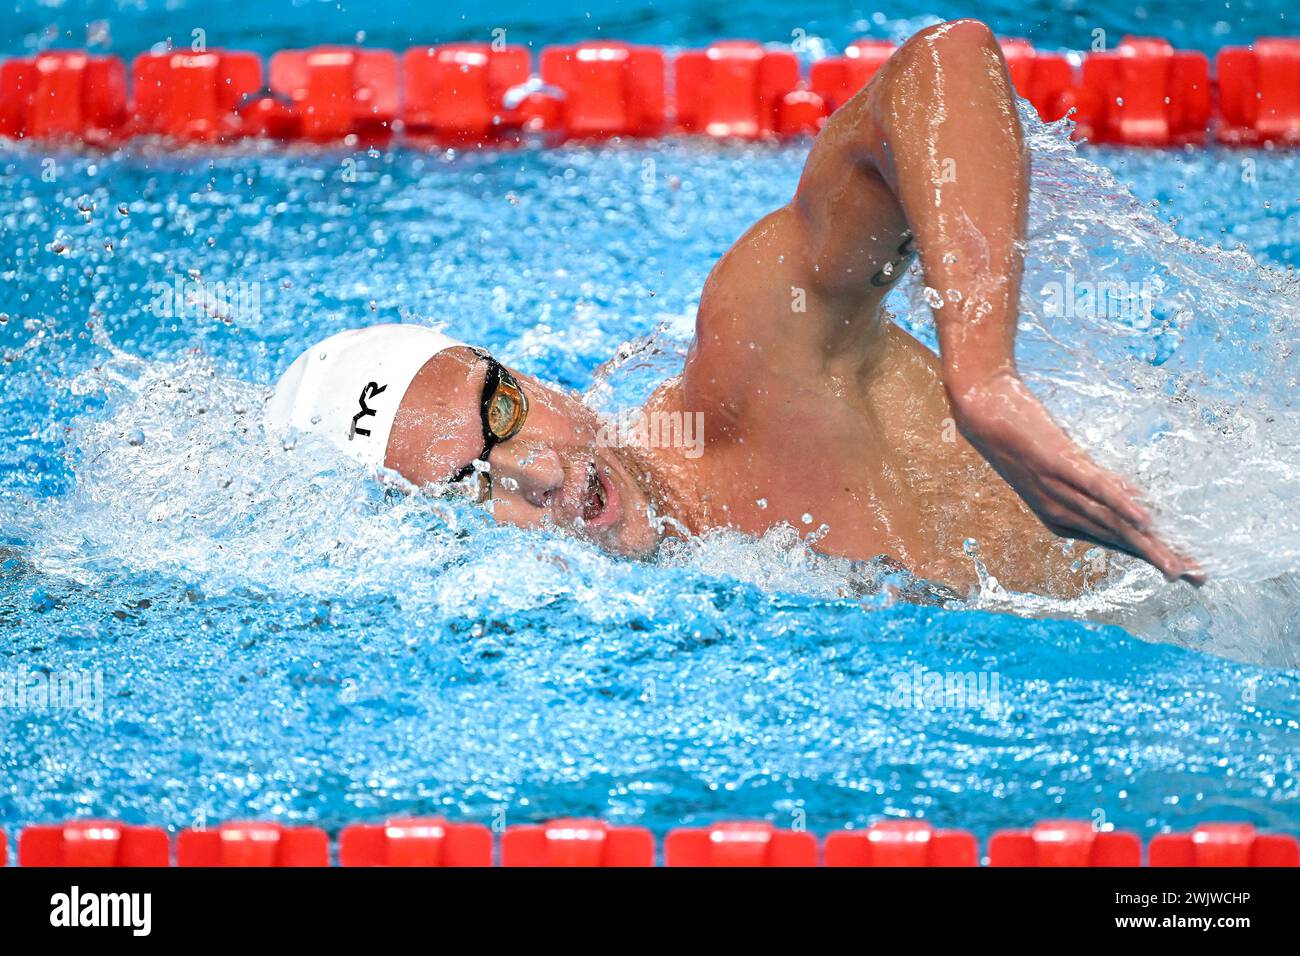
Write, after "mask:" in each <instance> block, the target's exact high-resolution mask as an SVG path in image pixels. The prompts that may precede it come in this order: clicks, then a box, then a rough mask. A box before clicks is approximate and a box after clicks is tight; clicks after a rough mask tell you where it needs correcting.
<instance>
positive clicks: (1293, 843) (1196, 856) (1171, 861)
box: [1147, 823, 1300, 866]
mask: <svg viewBox="0 0 1300 956" xmlns="http://www.w3.org/2000/svg"><path fill="white" fill-rule="evenodd" d="M1147 857H1148V859H1147V862H1148V864H1149V865H1151V866H1300V842H1298V841H1297V840H1296V838H1295V837H1290V836H1284V835H1283V834H1280V833H1259V832H1257V831H1256V830H1255V828H1254V827H1253V826H1251V825H1250V824H1249V823H1207V824H1203V825H1202V826H1199V827H1197V828H1196V829H1195V830H1193V831H1192V832H1191V833H1162V834H1160V835H1158V836H1154V837H1152V838H1151V845H1150V847H1149V848H1148V850H1147Z"/></svg>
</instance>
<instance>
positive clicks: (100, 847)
mask: <svg viewBox="0 0 1300 956" xmlns="http://www.w3.org/2000/svg"><path fill="white" fill-rule="evenodd" d="M18 864H19V866H170V865H171V842H170V841H169V840H168V838H167V833H166V831H164V830H163V829H161V828H160V827H131V826H123V825H122V824H120V823H113V822H111V821H99V820H74V821H70V822H68V823H63V824H58V825H55V826H34V827H26V828H24V829H23V831H22V833H20V834H19V835H18Z"/></svg>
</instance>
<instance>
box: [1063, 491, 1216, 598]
mask: <svg viewBox="0 0 1300 956" xmlns="http://www.w3.org/2000/svg"><path fill="white" fill-rule="evenodd" d="M1050 486H1051V492H1052V496H1053V498H1055V499H1056V502H1057V504H1058V505H1059V506H1060V508H1061V513H1059V514H1058V515H1055V516H1053V517H1054V518H1055V519H1056V520H1055V521H1054V523H1055V524H1057V525H1059V526H1060V528H1059V530H1058V528H1053V529H1052V530H1053V531H1056V533H1058V534H1061V533H1062V531H1064V532H1065V534H1066V535H1067V536H1069V537H1075V538H1080V539H1082V540H1085V541H1091V542H1092V543H1094V544H1100V545H1102V546H1103V547H1107V548H1113V549H1114V550H1116V551H1122V552H1123V553H1125V554H1128V555H1131V556H1133V557H1135V558H1139V559H1141V560H1143V561H1146V562H1147V563H1148V564H1151V565H1153V566H1154V567H1155V568H1156V569H1157V570H1159V571H1160V573H1161V574H1163V575H1164V576H1165V579H1166V580H1168V581H1177V580H1179V579H1180V578H1181V579H1182V580H1184V581H1187V582H1188V583H1190V584H1193V585H1195V586H1197V587H1199V586H1200V585H1201V584H1204V583H1205V573H1204V572H1203V571H1202V570H1201V569H1200V568H1199V567H1198V566H1197V565H1196V564H1195V562H1193V561H1192V560H1191V559H1190V558H1188V557H1187V556H1186V555H1182V554H1179V553H1178V552H1176V551H1174V550H1173V549H1172V548H1170V547H1169V546H1168V545H1167V544H1165V543H1164V542H1163V541H1161V540H1160V539H1159V538H1158V537H1156V536H1155V534H1153V533H1152V532H1150V531H1146V530H1141V529H1140V528H1139V527H1138V526H1136V525H1135V524H1133V523H1132V522H1131V521H1130V520H1129V516H1128V515H1127V514H1122V513H1118V512H1117V511H1116V510H1115V509H1113V508H1112V507H1111V506H1110V505H1109V504H1108V503H1107V502H1106V501H1104V500H1102V499H1099V498H1096V497H1093V496H1091V495H1089V494H1087V493H1085V492H1083V491H1080V490H1079V489H1078V488H1076V487H1074V486H1073V485H1072V484H1067V483H1065V482H1062V481H1054V482H1051V483H1050Z"/></svg>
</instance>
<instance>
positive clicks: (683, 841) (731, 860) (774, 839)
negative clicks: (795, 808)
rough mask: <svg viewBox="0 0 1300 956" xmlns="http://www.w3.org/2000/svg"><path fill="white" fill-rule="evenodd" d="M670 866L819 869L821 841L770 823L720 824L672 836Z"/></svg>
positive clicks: (668, 852) (667, 848)
mask: <svg viewBox="0 0 1300 956" xmlns="http://www.w3.org/2000/svg"><path fill="white" fill-rule="evenodd" d="M664 863H665V864H666V865H667V866H816V865H817V838H816V837H815V836H813V835H812V834H811V833H807V832H802V831H795V830H778V829H777V828H776V827H774V826H773V825H772V824H770V823H744V822H739V823H718V824H714V825H713V826H711V827H707V828H700V829H696V828H687V829H681V830H673V831H671V832H669V834H668V836H667V838H666V839H665V840H664Z"/></svg>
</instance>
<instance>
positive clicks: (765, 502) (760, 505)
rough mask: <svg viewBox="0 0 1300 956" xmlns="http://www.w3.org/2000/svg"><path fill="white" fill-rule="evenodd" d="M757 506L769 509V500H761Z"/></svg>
mask: <svg viewBox="0 0 1300 956" xmlns="http://www.w3.org/2000/svg"><path fill="white" fill-rule="evenodd" d="M755 504H757V505H758V506H759V507H760V508H763V509H766V508H767V499H766V498H759V499H758V501H757V502H755Z"/></svg>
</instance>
